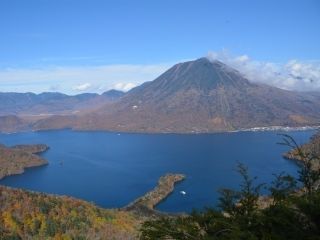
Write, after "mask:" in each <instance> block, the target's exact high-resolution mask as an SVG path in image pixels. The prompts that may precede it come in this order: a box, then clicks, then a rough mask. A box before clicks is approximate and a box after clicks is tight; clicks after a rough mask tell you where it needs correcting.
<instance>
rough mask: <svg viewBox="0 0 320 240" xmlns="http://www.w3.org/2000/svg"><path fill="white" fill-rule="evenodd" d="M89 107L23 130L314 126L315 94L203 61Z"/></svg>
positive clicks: (319, 101)
mask: <svg viewBox="0 0 320 240" xmlns="http://www.w3.org/2000/svg"><path fill="white" fill-rule="evenodd" d="M112 95H113V94H112ZM115 95H117V94H115ZM102 96H103V95H102ZM95 107H96V108H95V109H90V111H83V112H80V113H74V114H65V115H61V114H60V115H56V116H50V117H47V118H43V119H39V120H37V121H33V122H31V123H30V124H29V125H28V128H29V129H33V130H41V129H60V128H72V129H80V130H109V131H123V132H160V133H167V132H176V133H194V132H196V133H200V132H220V131H233V130H239V129H247V128H254V127H268V126H290V127H299V126H306V125H308V126H315V125H320V122H319V120H320V94H318V93H303V92H292V91H287V90H283V89H279V88H276V87H272V86H268V85H263V84H257V83H254V82H251V81H249V80H248V79H247V78H245V77H244V76H243V75H242V74H241V73H240V72H238V71H237V70H235V69H233V68H231V67H229V66H227V65H225V64H224V63H222V62H219V61H209V60H208V59H207V58H200V59H197V60H194V61H188V62H183V63H178V64H176V65H174V66H173V67H172V68H170V69H169V70H167V71H166V72H164V73H163V74H161V75H160V76H159V77H158V78H156V79H155V80H153V81H151V82H146V83H144V84H142V85H140V86H138V87H136V88H134V89H132V90H130V91H129V92H127V93H126V94H124V95H122V96H121V97H120V98H117V100H116V101H112V102H111V103H110V102H109V103H107V104H101V105H96V106H95ZM0 129H1V119H0Z"/></svg>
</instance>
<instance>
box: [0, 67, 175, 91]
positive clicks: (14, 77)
mask: <svg viewBox="0 0 320 240" xmlns="http://www.w3.org/2000/svg"><path fill="white" fill-rule="evenodd" d="M172 65H173V64H172V63H167V64H153V65H151V64H150V65H133V64H132V65H130V64H122V65H102V66H84V67H83V66H79V67H59V66H56V67H43V68H37V69H24V68H23V69H17V68H13V69H2V70H1V69H0V92H9V91H15V92H28V91H31V92H36V93H39V92H44V91H52V90H58V91H61V92H64V93H67V94H77V93H78V91H79V90H81V88H80V89H78V88H75V86H78V87H79V86H80V85H84V83H85V84H87V85H88V84H90V87H89V88H88V91H90V92H98V93H101V92H104V91H106V90H109V89H112V88H114V87H115V86H116V84H118V83H120V85H119V86H118V87H119V89H120V88H121V89H122V90H124V91H126V90H129V89H130V88H132V87H134V86H137V85H139V84H141V83H143V82H146V81H151V80H153V79H155V78H156V77H158V76H159V75H160V74H162V73H163V72H164V71H166V70H167V69H168V68H169V67H171V66H172ZM87 85H86V86H82V87H88V86H87ZM80 87H81V86H80Z"/></svg>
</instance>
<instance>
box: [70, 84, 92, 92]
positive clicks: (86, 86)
mask: <svg viewBox="0 0 320 240" xmlns="http://www.w3.org/2000/svg"><path fill="white" fill-rule="evenodd" d="M90 87H91V83H83V84H80V85H77V86H74V87H73V88H72V89H73V90H76V91H88V90H89V89H90Z"/></svg>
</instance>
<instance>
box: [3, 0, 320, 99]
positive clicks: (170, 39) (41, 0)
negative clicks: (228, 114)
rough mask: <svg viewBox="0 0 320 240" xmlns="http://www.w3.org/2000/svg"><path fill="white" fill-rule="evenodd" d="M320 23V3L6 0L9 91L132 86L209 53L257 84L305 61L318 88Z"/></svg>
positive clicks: (300, 0) (271, 0)
mask: <svg viewBox="0 0 320 240" xmlns="http://www.w3.org/2000/svg"><path fill="white" fill-rule="evenodd" d="M319 26H320V1H317V0H296V1H295V0H291V1H289V0H268V1H266V0H265V1H262V0H261V1H254V0H250V1H249V0H243V1H240V0H233V1H231V0H224V1H214V0H211V1H210V0H208V1H205V0H197V1H195V0H194V1H188V0H161V1H150V0H149V1H138V0H137V1H129V0H128V1H121V0H120V1H119V0H118V1H102V0H28V1H24V0H1V1H0V91H34V92H41V91H62V92H66V93H70V94H75V93H77V92H78V91H91V92H101V91H104V90H107V89H109V88H113V87H117V86H118V88H119V89H124V90H128V89H129V88H130V87H132V86H134V85H137V84H140V83H142V82H143V81H147V80H153V78H155V77H156V76H157V75H159V74H160V73H161V72H162V71H164V70H166V69H167V68H168V67H170V66H171V65H172V64H174V63H176V62H178V61H183V60H188V59H195V58H198V57H202V56H206V55H207V54H208V52H213V53H214V54H213V55H214V56H215V57H217V58H223V59H224V60H225V61H226V62H231V63H232V61H233V62H234V60H235V59H238V58H239V57H241V56H246V57H247V58H246V62H245V63H244V64H246V65H250V66H251V70H250V71H251V72H250V73H248V76H251V77H253V78H259V77H257V76H256V75H252V68H254V67H259V68H262V69H264V67H265V65H266V64H267V65H268V64H269V65H270V64H271V65H272V64H274V65H276V66H273V68H272V69H273V70H274V71H285V72H286V73H284V75H290V74H291V71H293V70H292V69H291V68H290V66H289V69H288V64H289V65H290V64H291V65H292V64H300V65H301V66H300V67H299V66H298V67H297V65H294V67H293V68H294V69H296V68H301V69H303V71H304V72H307V69H308V71H309V72H310V71H314V74H313V75H312V76H302V77H303V78H304V77H305V79H307V80H310V79H311V80H312V81H311V80H310V82H313V85H312V86H307V87H306V90H310V89H311V90H312V88H315V89H316V90H317V89H318V87H319V89H320V83H318V79H316V78H317V77H319V78H320V75H319V76H318V71H319V74H320V70H319V64H318V63H319V59H320V44H319V43H320V27H319ZM211 55H212V54H211ZM293 61H295V62H294V63H293ZM261 64H262V65H261ZM234 66H235V67H239V64H238V63H237V64H234ZM242 67H243V66H242ZM242 67H241V66H240V67H239V68H240V70H243V69H242ZM275 69H276V70H275ZM310 69H311V70H310ZM269 70H270V69H269ZM273 70H272V71H273ZM244 71H249V70H248V69H244ZM255 71H256V69H255ZM303 71H299V72H298V73H297V74H298V75H299V74H302V73H301V72H303ZM250 74H251V75H250ZM297 77H300V78H301V76H300V75H299V76H297ZM285 80H288V79H287V78H285V79H284V80H283V79H282V80H281V79H280V80H279V81H285ZM307 80H306V81H307ZM258 81H260V79H258ZM261 81H262V80H261ZM263 81H270V79H269V80H263ZM279 81H278V82H279ZM292 81H294V79H293V80H292V79H291V84H293V85H294V86H293V87H291V88H292V89H294V88H296V85H295V83H292ZM314 82H316V84H314ZM319 82H320V80H319ZM272 84H275V83H273V82H272ZM277 84H278V86H280V85H279V83H277ZM300 85H301V84H300ZM300 85H299V86H300ZM288 86H289V85H288V84H287V85H285V87H284V88H286V87H287V88H290V86H289V87H288ZM300 87H301V86H300Z"/></svg>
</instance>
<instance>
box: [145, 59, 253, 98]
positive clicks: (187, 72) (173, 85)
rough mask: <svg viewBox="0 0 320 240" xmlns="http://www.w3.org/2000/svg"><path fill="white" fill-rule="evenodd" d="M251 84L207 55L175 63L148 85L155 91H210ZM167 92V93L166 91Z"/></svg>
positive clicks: (233, 70)
mask: <svg viewBox="0 0 320 240" xmlns="http://www.w3.org/2000/svg"><path fill="white" fill-rule="evenodd" d="M248 85H250V83H249V81H248V80H247V79H245V78H244V77H243V76H242V75H241V74H240V73H239V72H238V71H236V70H235V69H233V68H231V67H229V66H227V65H225V64H224V63H222V62H220V61H218V60H215V61H210V60H209V59H208V58H206V57H202V58H199V59H197V60H194V61H188V62H183V63H179V64H176V65H174V66H173V67H172V68H170V69H169V70H167V71H166V72H165V73H163V74H162V75H160V76H159V77H158V78H157V79H155V80H154V81H153V82H151V83H150V84H148V85H147V86H146V87H148V88H153V89H154V91H155V92H159V91H160V90H161V92H163V93H164V92H167V91H170V92H171V93H172V92H177V91H188V90H191V89H193V90H195V91H200V92H201V93H208V92H210V91H211V90H214V89H217V88H221V87H222V88H229V87H236V88H244V87H246V86H248ZM165 94H167V93H165Z"/></svg>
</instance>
